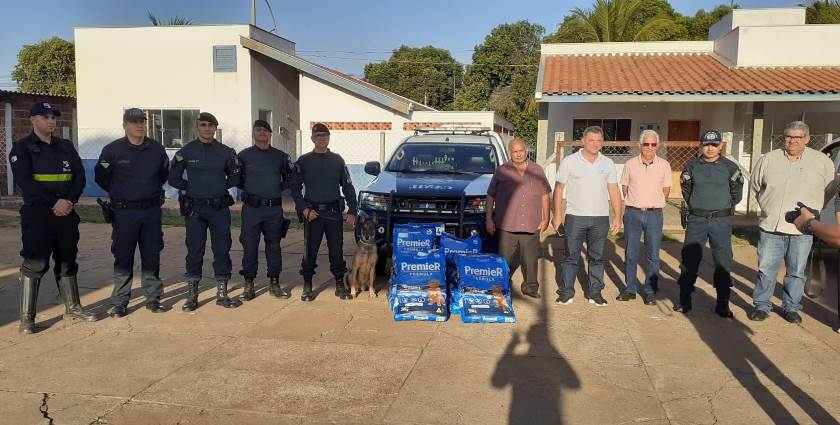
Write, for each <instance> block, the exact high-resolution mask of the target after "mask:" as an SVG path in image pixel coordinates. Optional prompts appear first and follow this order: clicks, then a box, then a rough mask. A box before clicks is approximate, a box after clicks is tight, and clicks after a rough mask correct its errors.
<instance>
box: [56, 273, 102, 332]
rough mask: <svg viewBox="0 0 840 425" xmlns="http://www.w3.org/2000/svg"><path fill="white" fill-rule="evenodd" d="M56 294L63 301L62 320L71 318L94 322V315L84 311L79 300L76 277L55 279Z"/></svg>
mask: <svg viewBox="0 0 840 425" xmlns="http://www.w3.org/2000/svg"><path fill="white" fill-rule="evenodd" d="M55 279H56V283H58V294H59V295H60V296H61V300H62V301H64V318H65V319H66V318H68V317H69V318H73V319H79V320H84V321H87V322H95V321H96V315H94V314H92V313H89V312H87V311H85V309H83V308H82V304H81V301H80V299H79V282H78V281H77V280H76V276H64V277H56V278H55Z"/></svg>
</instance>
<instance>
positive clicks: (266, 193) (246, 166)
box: [239, 146, 292, 199]
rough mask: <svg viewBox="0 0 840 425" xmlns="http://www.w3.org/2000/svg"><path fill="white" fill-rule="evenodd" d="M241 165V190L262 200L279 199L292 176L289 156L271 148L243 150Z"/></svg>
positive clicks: (240, 157)
mask: <svg viewBox="0 0 840 425" xmlns="http://www.w3.org/2000/svg"><path fill="white" fill-rule="evenodd" d="M239 163H240V167H241V169H242V173H241V175H240V179H239V188H240V189H242V190H244V191H245V193H248V194H250V195H255V196H258V197H260V198H267V199H277V198H279V197H280V194H281V193H282V192H283V189H285V188H286V184H287V183H288V180H289V177H290V176H291V174H292V165H291V161H289V155H287V154H286V153H285V152H283V151H281V150H280V149H276V148H274V147H271V146H269V147H268V149H260V148H258V147H256V146H251V147H250V148H246V149H243V150H242V152H239Z"/></svg>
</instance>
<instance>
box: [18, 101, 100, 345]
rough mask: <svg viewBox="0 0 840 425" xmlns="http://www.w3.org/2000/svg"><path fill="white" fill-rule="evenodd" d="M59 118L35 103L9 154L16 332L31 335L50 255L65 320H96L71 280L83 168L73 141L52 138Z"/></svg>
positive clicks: (54, 111)
mask: <svg viewBox="0 0 840 425" xmlns="http://www.w3.org/2000/svg"><path fill="white" fill-rule="evenodd" d="M58 116H61V112H60V111H59V110H58V109H55V108H54V107H53V106H52V105H51V104H49V103H46V102H39V103H36V104H35V105H34V106H33V107H32V109H31V110H30V112H29V121H30V122H31V123H32V133H31V134H30V135H29V136H27V137H25V138H23V139H21V140H18V141H17V142H16V143H15V144H14V147H12V151H11V152H10V153H9V162H10V163H11V165H12V174H13V177H14V181H15V183H17V185H18V186H19V187H20V188H21V190H23V206H22V207H21V209H20V225H21V233H22V237H21V240H22V242H23V249H22V250H21V251H20V256H21V257H23V264H22V265H21V266H20V274H21V277H20V281H21V286H22V288H21V298H20V328H19V330H20V332H21V333H25V334H31V333H33V332H35V307H36V304H37V301H38V288H39V286H40V284H41V278H42V277H43V276H44V273H46V272H47V269H49V266H50V256H51V255H52V257H53V262H54V263H55V267H54V269H53V271H54V272H55V280H56V284H57V285H58V293H59V297H60V298H61V300H62V302H63V303H64V308H65V312H64V317H65V318H67V317H71V318H74V319H81V320H87V321H94V320H96V316H94V315H93V314H91V313H88V312H87V311H85V310H84V309H83V308H82V306H81V304H80V301H79V284H78V282H77V280H76V272H77V271H78V270H79V265H78V264H77V263H76V254H77V253H78V244H79V216H78V215H77V214H76V211H74V209H73V208H74V205H75V204H76V202H78V201H79V197H80V196H81V195H82V190H83V189H84V187H85V170H84V168H82V160H81V159H79V154H78V153H76V149H75V148H74V147H73V143H72V142H70V141H69V140H64V139H60V138H58V137H55V136H53V131H54V130H55V121H56V120H55V119H56V117H58Z"/></svg>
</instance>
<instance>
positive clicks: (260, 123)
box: [254, 120, 272, 133]
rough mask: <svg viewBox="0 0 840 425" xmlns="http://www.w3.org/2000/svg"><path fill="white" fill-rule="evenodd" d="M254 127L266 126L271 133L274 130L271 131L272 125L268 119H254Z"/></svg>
mask: <svg viewBox="0 0 840 425" xmlns="http://www.w3.org/2000/svg"><path fill="white" fill-rule="evenodd" d="M254 128H255V129H256V128H264V129H266V130H268V132H269V133H271V132H272V131H271V125H269V124H268V123H267V122H266V121H264V120H256V121H254Z"/></svg>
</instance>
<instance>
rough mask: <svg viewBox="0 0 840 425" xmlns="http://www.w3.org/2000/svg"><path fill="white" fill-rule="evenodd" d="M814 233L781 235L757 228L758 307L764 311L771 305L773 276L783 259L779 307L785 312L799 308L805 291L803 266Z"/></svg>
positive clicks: (755, 301)
mask: <svg viewBox="0 0 840 425" xmlns="http://www.w3.org/2000/svg"><path fill="white" fill-rule="evenodd" d="M813 242H814V237H813V236H811V235H783V234H778V233H769V232H765V231H763V230H762V231H761V232H759V238H758V282H756V284H755V289H754V290H753V305H755V308H756V309H757V310H762V311H767V312H769V311H770V309H771V308H772V307H773V303H772V302H771V301H770V298H771V297H772V296H773V290H774V289H775V288H776V276H777V275H778V274H779V268H780V267H781V266H782V259H784V260H785V267H786V269H787V270H786V272H785V279H784V282H783V286H784V292H783V293H782V308H783V309H784V310H785V312H788V311H799V310H801V309H802V305H801V304H799V301H801V300H802V293H803V292H804V291H805V266H806V264H807V263H808V254H810V253H811V245H812V243H813Z"/></svg>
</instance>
